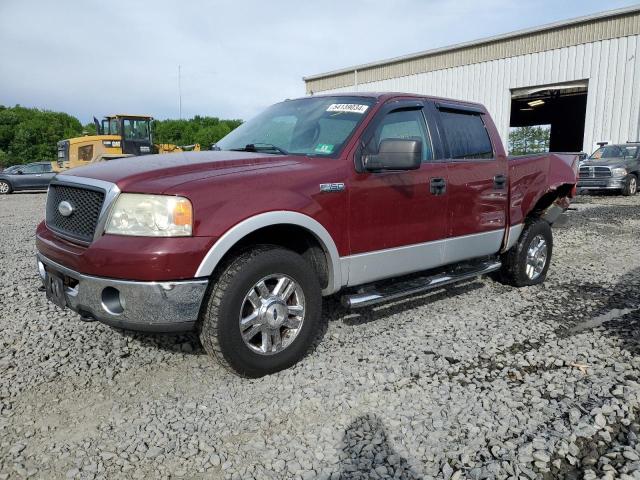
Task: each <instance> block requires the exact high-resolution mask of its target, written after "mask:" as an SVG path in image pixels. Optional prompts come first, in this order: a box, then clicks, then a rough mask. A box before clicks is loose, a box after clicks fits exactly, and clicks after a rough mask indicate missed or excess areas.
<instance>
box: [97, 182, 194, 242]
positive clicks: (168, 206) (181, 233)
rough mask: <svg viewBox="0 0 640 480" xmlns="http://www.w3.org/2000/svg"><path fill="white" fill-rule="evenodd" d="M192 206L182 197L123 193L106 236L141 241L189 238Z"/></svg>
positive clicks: (112, 213)
mask: <svg viewBox="0 0 640 480" xmlns="http://www.w3.org/2000/svg"><path fill="white" fill-rule="evenodd" d="M192 224H193V209H192V208H191V202H190V201H189V200H187V199H186V198H183V197H174V196H169V195H145V194H140V193H123V194H121V195H120V196H119V197H118V200H117V201H116V204H115V205H114V206H113V210H112V211H111V215H110V216H109V221H108V222H107V228H106V229H105V232H106V233H114V234H116V235H136V236H142V237H188V236H190V235H191V228H192Z"/></svg>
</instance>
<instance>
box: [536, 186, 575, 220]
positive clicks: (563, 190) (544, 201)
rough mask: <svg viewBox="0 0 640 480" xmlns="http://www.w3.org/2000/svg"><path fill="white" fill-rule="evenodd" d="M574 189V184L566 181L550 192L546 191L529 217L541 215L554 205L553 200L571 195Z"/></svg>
mask: <svg viewBox="0 0 640 480" xmlns="http://www.w3.org/2000/svg"><path fill="white" fill-rule="evenodd" d="M572 189H573V184H571V183H564V184H562V185H560V186H559V187H558V188H556V189H555V190H551V191H550V192H547V193H545V194H544V195H542V197H540V198H539V199H538V201H537V202H536V204H535V206H534V207H533V209H532V210H531V212H530V213H529V215H527V216H528V217H539V216H541V215H542V214H543V213H544V212H545V211H546V210H547V208H549V207H550V206H551V205H553V202H555V201H556V200H557V199H558V198H563V197H567V196H569V195H570V194H571V190H572Z"/></svg>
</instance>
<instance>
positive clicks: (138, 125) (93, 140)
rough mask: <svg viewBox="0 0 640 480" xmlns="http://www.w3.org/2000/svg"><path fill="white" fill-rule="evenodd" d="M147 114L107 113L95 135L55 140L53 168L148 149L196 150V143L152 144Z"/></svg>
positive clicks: (123, 155) (59, 169)
mask: <svg viewBox="0 0 640 480" xmlns="http://www.w3.org/2000/svg"><path fill="white" fill-rule="evenodd" d="M152 120H153V117H150V116H148V115H126V114H116V115H109V116H107V117H105V118H104V119H103V120H102V123H100V122H98V120H96V119H95V118H94V122H95V124H96V132H97V134H96V135H85V136H83V137H75V138H69V139H67V140H61V141H59V142H58V156H57V159H56V161H54V162H51V164H52V166H53V171H55V172H60V171H62V170H67V169H69V168H75V167H80V166H82V165H87V164H89V163H92V162H101V161H105V160H112V159H114V158H123V157H133V156H139V155H147V154H151V153H174V152H183V151H188V150H191V151H200V145H199V144H195V145H185V146H179V145H172V144H169V143H161V144H157V145H154V144H153V141H152V135H151V121H152Z"/></svg>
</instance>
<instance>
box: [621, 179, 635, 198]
mask: <svg viewBox="0 0 640 480" xmlns="http://www.w3.org/2000/svg"><path fill="white" fill-rule="evenodd" d="M637 192H638V177H636V176H635V175H634V174H633V173H630V174H629V175H627V176H626V178H625V179H624V187H622V195H624V196H626V197H628V196H631V195H635V194H636V193H637Z"/></svg>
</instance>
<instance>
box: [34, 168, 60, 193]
mask: <svg viewBox="0 0 640 480" xmlns="http://www.w3.org/2000/svg"><path fill="white" fill-rule="evenodd" d="M38 167H40V172H41V175H40V176H39V177H37V183H36V185H35V186H36V187H37V188H42V189H46V188H47V187H48V186H49V182H51V179H52V178H53V177H54V176H55V175H56V174H55V173H54V172H53V170H52V168H51V164H50V163H41V164H39V165H38Z"/></svg>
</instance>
